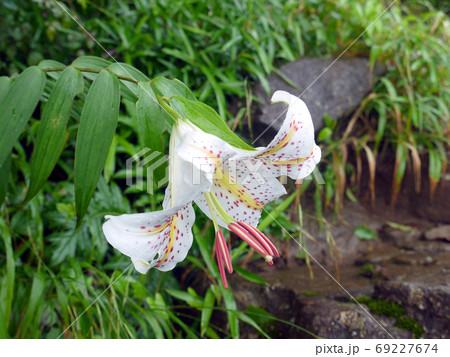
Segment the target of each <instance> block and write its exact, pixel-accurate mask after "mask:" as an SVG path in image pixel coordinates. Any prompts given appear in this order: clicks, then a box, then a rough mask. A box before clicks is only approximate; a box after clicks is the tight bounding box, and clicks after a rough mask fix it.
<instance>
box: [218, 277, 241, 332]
mask: <svg viewBox="0 0 450 357" xmlns="http://www.w3.org/2000/svg"><path fill="white" fill-rule="evenodd" d="M219 288H220V291H221V292H222V296H223V301H224V303H225V307H226V309H227V317H228V324H229V326H230V333H231V337H232V338H239V336H240V332H239V319H238V310H237V305H236V300H235V299H234V295H233V291H232V290H231V288H228V289H225V288H224V287H223V286H222V284H219Z"/></svg>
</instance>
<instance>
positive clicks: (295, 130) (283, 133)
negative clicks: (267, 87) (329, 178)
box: [258, 91, 321, 180]
mask: <svg viewBox="0 0 450 357" xmlns="http://www.w3.org/2000/svg"><path fill="white" fill-rule="evenodd" d="M272 102H286V103H287V104H288V105H289V107H288V110H287V113H286V118H285V119H284V122H283V125H282V126H281V128H280V130H279V132H278V133H277V135H276V136H275V138H274V139H273V140H272V142H271V143H270V144H269V145H268V146H267V148H265V149H263V150H262V151H261V152H260V153H259V155H258V158H259V159H262V160H263V161H264V163H265V165H266V167H267V169H268V170H270V171H272V172H273V173H274V174H275V175H276V176H277V177H278V176H281V175H288V176H289V177H291V178H293V179H294V180H297V179H303V178H305V177H306V176H308V175H310V174H311V173H312V171H313V170H314V168H315V166H316V165H317V164H318V163H319V161H320V158H321V151H320V148H319V147H318V146H317V145H316V144H315V141H314V125H313V122H312V119H311V114H310V113H309V110H308V108H307V107H306V104H305V103H304V102H303V101H302V100H301V99H300V98H298V97H296V96H294V95H292V94H290V93H288V92H285V91H276V92H275V93H274V94H273V96H272Z"/></svg>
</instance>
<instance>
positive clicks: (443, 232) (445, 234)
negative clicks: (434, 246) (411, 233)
mask: <svg viewBox="0 0 450 357" xmlns="http://www.w3.org/2000/svg"><path fill="white" fill-rule="evenodd" d="M425 239H427V240H435V239H442V240H446V241H447V242H450V225H444V226H440V227H435V228H432V229H430V230H429V231H427V232H425Z"/></svg>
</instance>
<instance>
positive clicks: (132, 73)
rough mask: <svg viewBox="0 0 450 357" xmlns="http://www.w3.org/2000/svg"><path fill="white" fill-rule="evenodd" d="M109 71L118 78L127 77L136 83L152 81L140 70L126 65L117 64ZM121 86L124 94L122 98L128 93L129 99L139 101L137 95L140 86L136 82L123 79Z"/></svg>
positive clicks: (109, 68)
mask: <svg viewBox="0 0 450 357" xmlns="http://www.w3.org/2000/svg"><path fill="white" fill-rule="evenodd" d="M108 70H109V71H110V72H111V73H114V74H115V75H117V76H121V77H127V78H130V79H133V80H135V81H143V82H148V81H150V79H149V78H148V77H147V76H146V75H145V74H143V73H142V72H141V71H139V70H138V69H136V68H134V67H133V66H130V65H129V64H126V63H120V62H115V63H113V64H111V65H110V66H108ZM120 84H121V88H120V91H121V93H122V97H125V93H127V94H128V95H127V97H128V99H130V100H131V101H133V102H135V101H136V100H137V97H136V94H137V91H138V85H137V84H136V83H134V82H131V81H128V80H125V79H121V80H120Z"/></svg>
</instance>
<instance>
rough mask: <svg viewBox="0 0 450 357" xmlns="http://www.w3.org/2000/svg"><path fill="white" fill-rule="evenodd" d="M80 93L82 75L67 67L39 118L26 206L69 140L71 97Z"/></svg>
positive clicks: (48, 174)
mask: <svg viewBox="0 0 450 357" xmlns="http://www.w3.org/2000/svg"><path fill="white" fill-rule="evenodd" d="M82 91H83V76H82V75H81V73H80V72H79V71H77V70H76V69H74V68H73V67H67V68H66V69H65V70H64V72H63V73H62V74H61V76H60V77H59V79H58V81H57V82H56V84H55V87H54V88H53V90H52V93H51V94H50V98H49V99H48V102H47V104H46V106H45V110H44V113H43V115H42V120H41V124H40V126H39V130H38V133H37V137H36V144H35V146H34V152H33V156H32V159H31V174H30V186H29V188H28V192H27V196H26V198H25V201H24V202H25V203H26V202H28V201H29V200H31V199H32V198H33V197H34V196H35V195H36V194H37V193H38V192H39V190H40V189H41V188H42V186H43V185H44V183H45V181H46V180H47V178H48V177H49V176H50V174H51V172H52V171H53V168H54V167H55V165H56V163H57V161H58V158H59V156H60V155H61V152H62V151H63V149H64V145H65V144H66V141H67V139H68V137H69V133H68V132H66V126H67V122H68V120H69V116H70V112H71V110H72V105H73V101H74V98H75V96H76V95H77V94H79V93H81V92H82Z"/></svg>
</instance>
